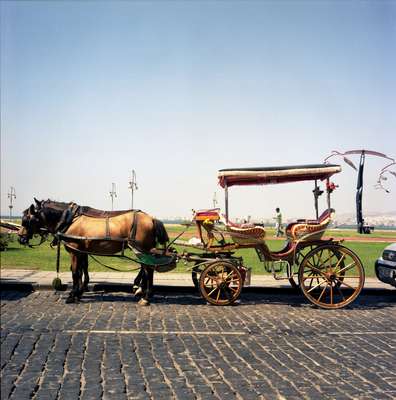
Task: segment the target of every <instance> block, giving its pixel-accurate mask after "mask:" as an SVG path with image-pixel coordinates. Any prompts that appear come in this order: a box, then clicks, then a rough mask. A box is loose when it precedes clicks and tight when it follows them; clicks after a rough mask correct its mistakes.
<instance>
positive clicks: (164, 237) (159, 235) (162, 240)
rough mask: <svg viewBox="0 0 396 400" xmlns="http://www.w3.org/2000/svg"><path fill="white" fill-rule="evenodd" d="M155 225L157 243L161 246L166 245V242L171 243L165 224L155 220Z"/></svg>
mask: <svg viewBox="0 0 396 400" xmlns="http://www.w3.org/2000/svg"><path fill="white" fill-rule="evenodd" d="M153 223H154V233H155V240H156V242H157V243H159V244H166V242H169V236H168V232H167V231H166V229H165V226H164V224H163V222H162V221H160V220H159V219H155V218H154V219H153Z"/></svg>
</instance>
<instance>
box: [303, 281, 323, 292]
mask: <svg viewBox="0 0 396 400" xmlns="http://www.w3.org/2000/svg"><path fill="white" fill-rule="evenodd" d="M323 283H327V280H326V279H324V280H323V281H322V282H320V283H318V284H317V285H315V286H313V287H311V288H310V289H309V290H307V293H310V292H312V290H314V289H316V288H317V287H318V286H320V285H322V284H323Z"/></svg>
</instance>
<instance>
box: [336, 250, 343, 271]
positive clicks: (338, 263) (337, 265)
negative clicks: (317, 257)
mask: <svg viewBox="0 0 396 400" xmlns="http://www.w3.org/2000/svg"><path fill="white" fill-rule="evenodd" d="M344 258H345V254H343V255H342V257H341V258H340V259H339V260H338V262H337V264H336V266H335V267H334V271H337V268H338V267H339V265H340V263H341V261H342V260H343V259H344Z"/></svg>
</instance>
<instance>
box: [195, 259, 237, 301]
mask: <svg viewBox="0 0 396 400" xmlns="http://www.w3.org/2000/svg"><path fill="white" fill-rule="evenodd" d="M242 286H243V280H242V276H241V273H240V272H239V270H238V268H237V267H236V266H235V265H234V264H232V263H230V262H227V261H215V262H213V263H211V264H209V265H208V266H207V267H206V268H205V269H204V270H203V271H202V273H201V276H200V278H199V289H200V291H201V294H202V297H203V298H204V299H205V300H206V301H207V302H209V303H211V304H214V305H216V306H226V305H229V304H232V303H234V302H235V301H236V300H237V299H238V297H239V295H240V294H241V291H242Z"/></svg>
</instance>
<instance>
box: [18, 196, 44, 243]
mask: <svg viewBox="0 0 396 400" xmlns="http://www.w3.org/2000/svg"><path fill="white" fill-rule="evenodd" d="M34 201H35V204H32V205H31V206H30V207H29V208H27V209H26V210H25V211H24V212H23V215H22V227H21V229H20V230H19V231H18V236H19V243H20V244H24V245H27V244H29V240H30V239H32V237H33V235H35V234H37V233H41V230H42V228H43V227H44V221H43V216H42V215H41V212H42V208H43V207H42V203H43V202H41V201H39V200H37V199H36V198H35V199H34Z"/></svg>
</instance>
